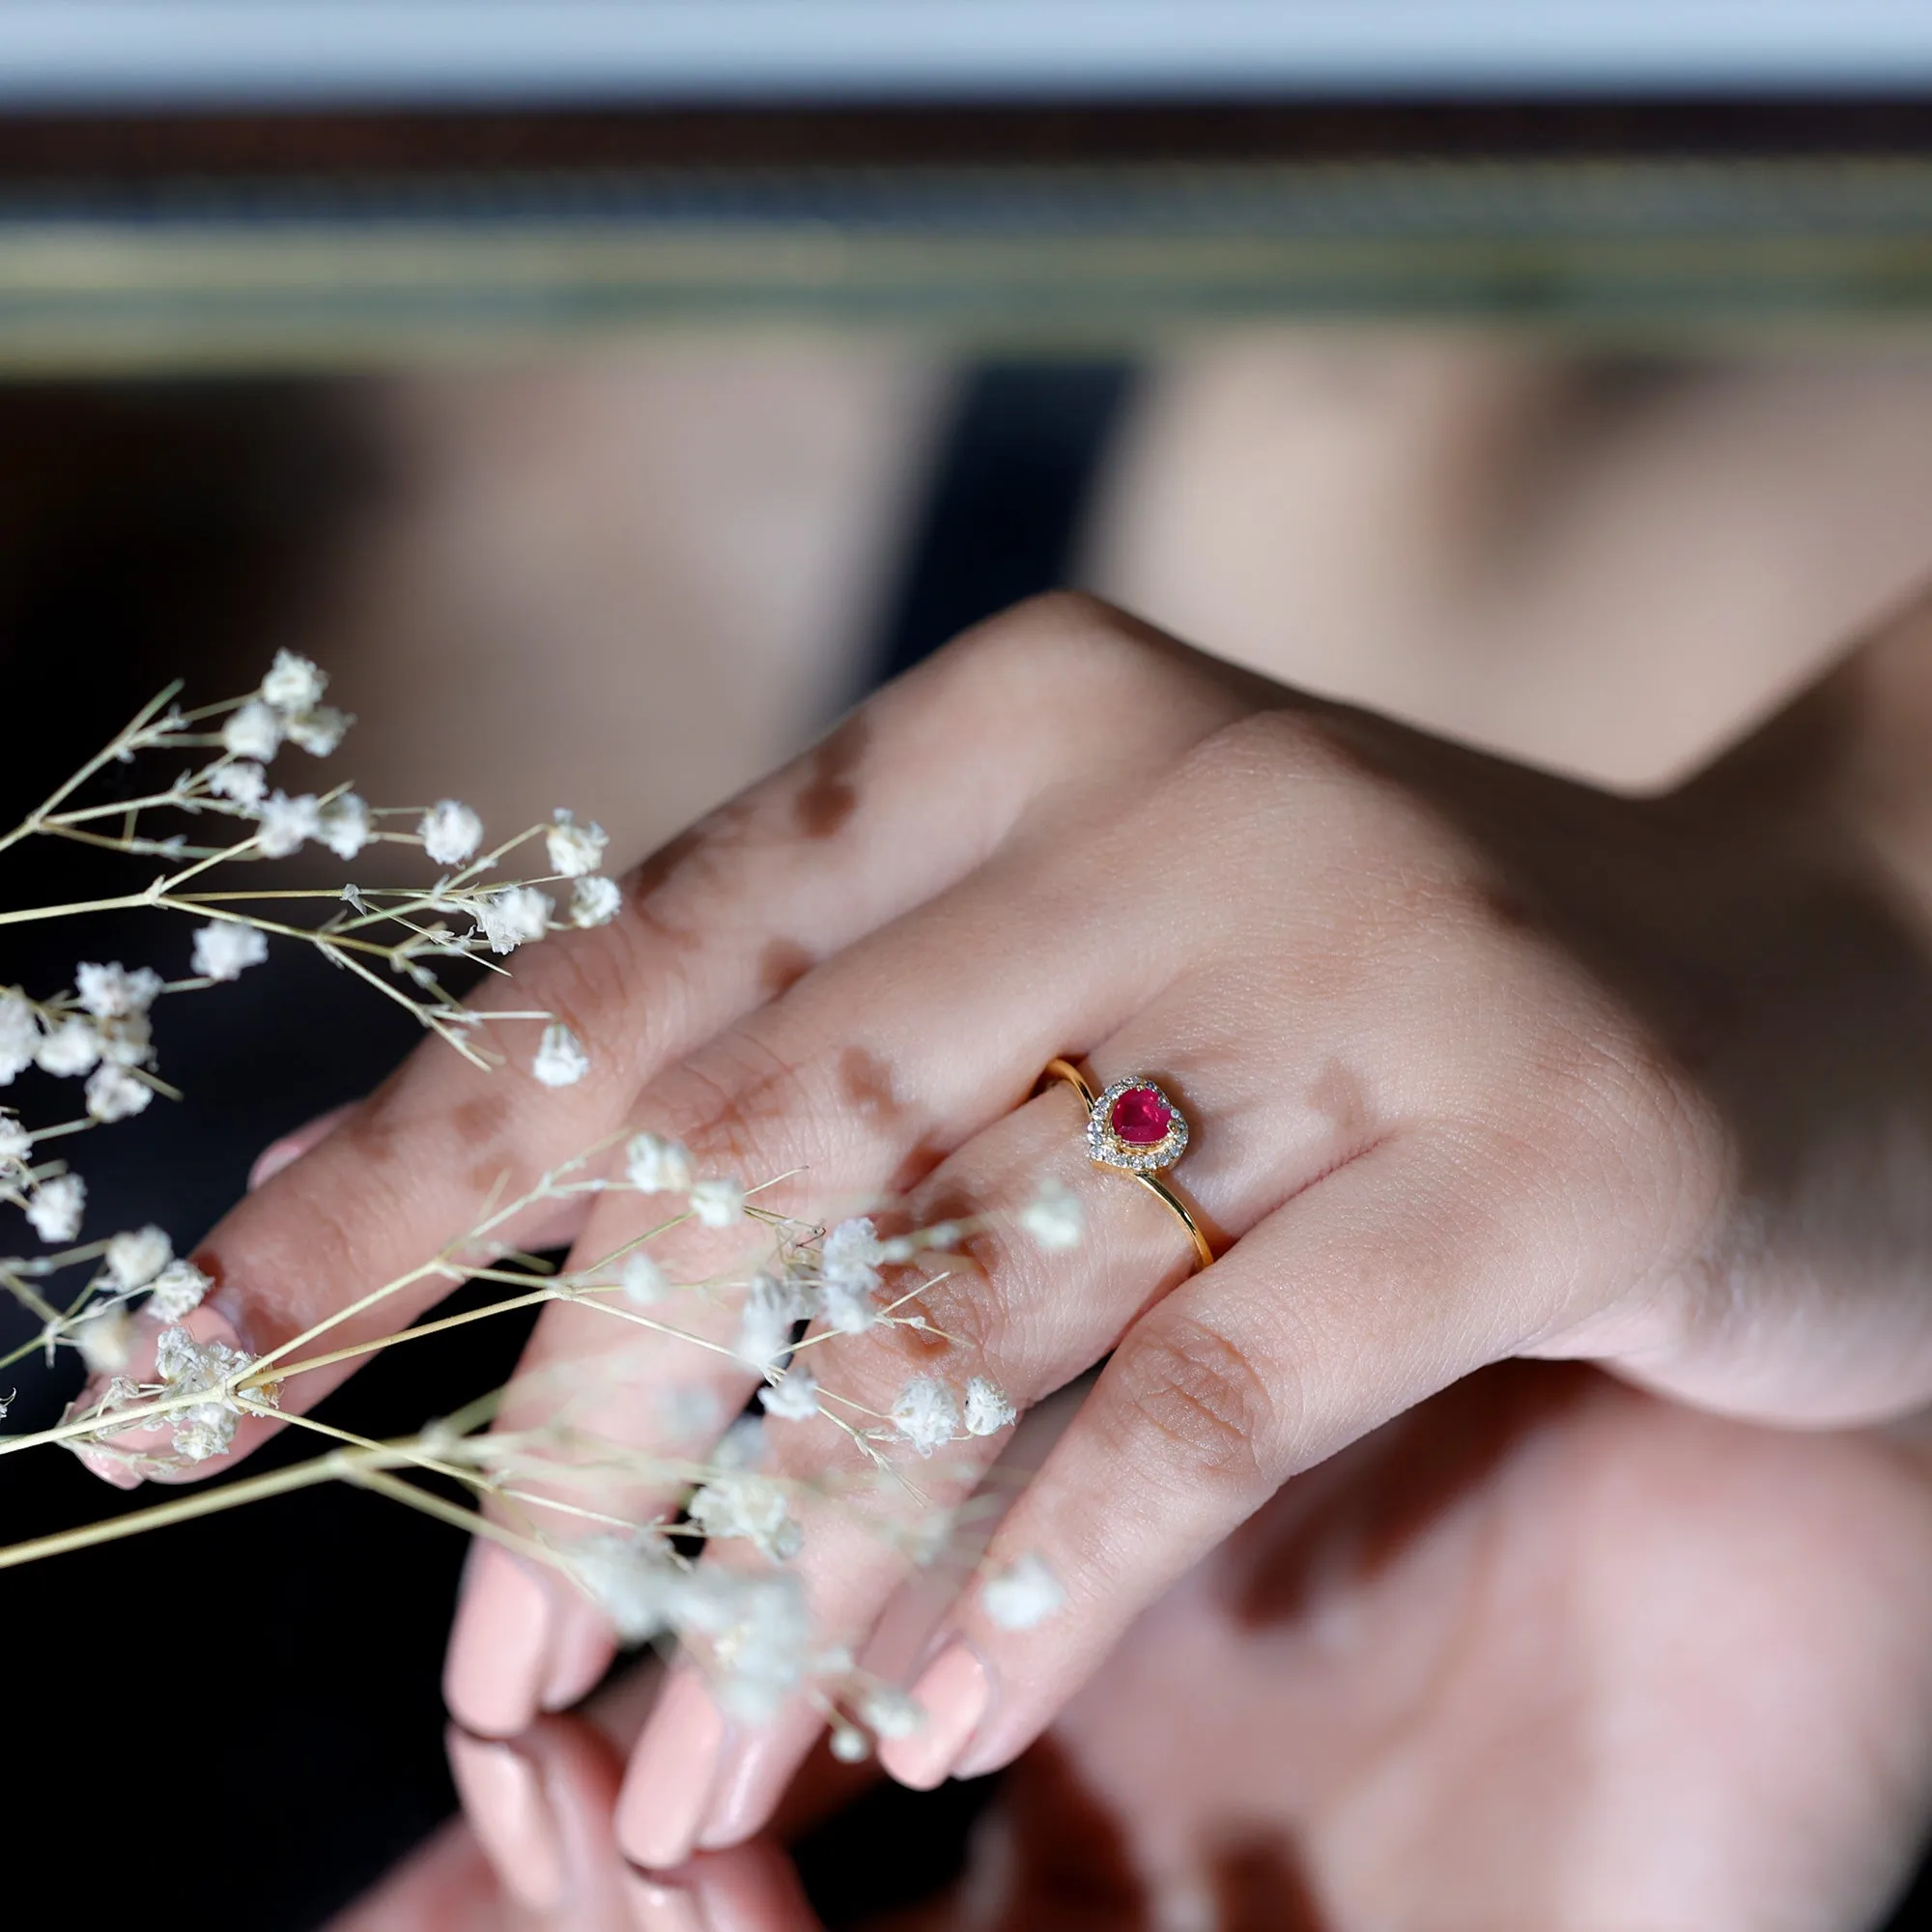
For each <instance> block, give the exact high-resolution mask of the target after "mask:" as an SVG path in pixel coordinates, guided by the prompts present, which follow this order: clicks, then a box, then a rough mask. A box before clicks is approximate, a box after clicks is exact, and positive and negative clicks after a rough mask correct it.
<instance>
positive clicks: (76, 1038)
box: [34, 1013, 100, 1080]
mask: <svg viewBox="0 0 1932 1932" xmlns="http://www.w3.org/2000/svg"><path fill="white" fill-rule="evenodd" d="M34 1058H35V1060H37V1061H38V1062H39V1063H40V1066H41V1070H42V1071H43V1073H52V1074H55V1075H57V1076H58V1077H59V1078H61V1079H63V1080H67V1079H71V1078H72V1077H73V1075H75V1074H76V1073H85V1072H86V1071H87V1070H88V1068H89V1067H90V1066H93V1065H97V1064H98V1063H99V1059H100V1030H99V1028H98V1027H97V1026H96V1025H95V1024H94V1022H93V1021H92V1020H89V1019H85V1018H83V1017H82V1016H81V1015H80V1014H79V1013H70V1014H69V1015H68V1016H67V1018H66V1019H64V1020H62V1021H61V1022H60V1023H59V1025H57V1026H56V1027H54V1028H53V1030H52V1031H51V1032H49V1033H48V1034H47V1035H46V1036H45V1037H43V1039H42V1041H41V1044H40V1049H39V1051H38V1052H36V1053H35V1055H34Z"/></svg>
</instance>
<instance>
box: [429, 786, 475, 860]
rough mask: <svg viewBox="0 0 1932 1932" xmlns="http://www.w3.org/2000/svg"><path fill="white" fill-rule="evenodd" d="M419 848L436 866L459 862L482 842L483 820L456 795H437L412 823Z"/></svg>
mask: <svg viewBox="0 0 1932 1932" xmlns="http://www.w3.org/2000/svg"><path fill="white" fill-rule="evenodd" d="M416 833H417V836H418V837H419V838H421V839H422V842H423V850H424V851H425V852H427V853H428V854H429V856H430V857H431V858H432V859H433V860H435V861H436V863H437V864H438V865H439V866H460V865H462V864H463V862H464V861H465V860H466V859H468V858H469V855H470V854H471V853H472V852H474V851H475V850H476V848H477V846H479V845H480V844H482V842H483V821H482V820H481V819H480V818H478V817H477V815H476V814H475V813H474V812H473V811H471V810H470V809H469V807H468V806H467V805H463V804H461V803H459V802H458V801H457V800H456V799H453V798H445V799H440V800H439V801H438V802H437V803H436V804H435V805H433V806H431V807H430V809H429V810H427V811H426V812H424V813H423V817H422V823H421V824H420V825H419V826H417V827H416Z"/></svg>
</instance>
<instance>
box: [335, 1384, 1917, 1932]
mask: <svg viewBox="0 0 1932 1932" xmlns="http://www.w3.org/2000/svg"><path fill="white" fill-rule="evenodd" d="M1929 1504H1932V1456H1928V1453H1927V1445H1926V1444H1925V1443H1923V1442H1919V1443H1917V1444H1913V1443H1908V1442H1905V1441H1903V1440H1889V1439H1886V1438H1885V1437H1883V1436H1881V1435H1850V1434H1848V1435H1798V1434H1792V1433H1785V1432H1776V1431H1772V1430H1767V1429H1763V1428H1759V1427H1756V1426H1753V1425H1749V1424H1743V1423H1735V1422H1726V1421H1722V1420H1720V1419H1719V1418H1717V1417H1713V1416H1710V1415H1705V1414H1700V1413H1697V1412H1694V1411H1691V1410H1689V1409H1686V1408H1684V1407H1682V1406H1671V1405H1666V1404H1664V1403H1662V1402H1660V1401H1659V1400H1657V1399H1656V1398H1653V1397H1649V1396H1645V1395H1641V1394H1639V1393H1637V1392H1636V1391H1634V1390H1633V1389H1630V1388H1628V1387H1626V1386H1621V1385H1619V1384H1618V1383H1616V1382H1614V1381H1611V1380H1609V1379H1607V1378H1605V1377H1603V1376H1600V1375H1597V1374H1595V1373H1593V1372H1591V1371H1588V1370H1579V1369H1574V1368H1567V1367H1559V1366H1548V1365H1543V1364H1534V1363H1518V1364H1511V1365H1507V1366H1504V1367H1500V1368H1496V1369H1491V1370H1488V1371H1485V1372H1483V1373H1481V1374H1479V1375H1476V1376H1474V1377H1471V1378H1468V1379H1466V1380H1465V1381H1463V1382H1462V1383H1461V1384H1459V1385H1458V1386H1457V1387H1456V1388H1454V1389H1452V1390H1449V1391H1448V1392H1446V1393H1445V1394H1443V1395H1440V1396H1437V1397H1435V1398H1434V1399H1433V1400H1432V1401H1430V1402H1428V1403H1426V1404H1424V1405H1423V1406H1421V1407H1419V1408H1417V1409H1416V1410H1415V1411H1414V1412H1413V1413H1412V1414H1410V1415H1408V1416H1406V1417H1405V1418H1403V1419H1402V1420H1401V1421H1399V1422H1396V1423H1393V1424H1390V1425H1388V1426H1387V1427H1386V1428H1384V1429H1383V1430H1381V1431H1379V1432H1378V1433H1377V1434H1376V1435H1371V1436H1370V1437H1369V1438H1368V1439H1367V1440H1365V1441H1363V1442H1361V1443H1358V1444H1356V1445H1355V1446H1354V1447H1353V1448H1351V1449H1349V1450H1346V1451H1344V1452H1343V1453H1342V1454H1341V1455H1339V1456H1337V1457H1336V1458H1334V1459H1333V1460H1332V1461H1331V1462H1330V1463H1328V1464H1327V1465H1326V1466H1324V1467H1323V1468H1322V1469H1321V1470H1320V1471H1318V1472H1316V1473H1314V1474H1311V1475H1310V1476H1307V1477H1305V1478H1303V1479H1302V1480H1301V1481H1299V1482H1297V1483H1294V1484H1293V1485H1291V1486H1290V1487H1289V1488H1288V1489H1287V1490H1286V1491H1284V1492H1282V1493H1281V1494H1280V1495H1278V1496H1277V1497H1276V1498H1275V1499H1274V1500H1273V1501H1272V1502H1271V1503H1269V1504H1268V1505H1266V1506H1265V1507H1264V1509H1263V1510H1262V1511H1261V1512H1260V1513H1259V1514H1258V1515H1257V1516H1256V1517H1255V1518H1254V1519H1253V1520H1251V1521H1250V1522H1249V1523H1248V1524H1247V1525H1245V1526H1244V1527H1243V1528H1242V1529H1241V1530H1240V1531H1239V1532H1238V1533H1237V1534H1236V1536H1235V1537H1234V1538H1233V1539H1231V1540H1230V1541H1229V1542H1228V1543H1226V1544H1224V1545H1223V1546H1222V1547H1221V1548H1219V1549H1218V1550H1216V1551H1215V1552H1214V1553H1213V1554H1211V1555H1210V1556H1208V1558H1207V1559H1206V1560H1205V1561H1204V1562H1203V1563H1201V1564H1200V1565H1199V1566H1198V1567H1197V1568H1196V1569H1195V1570H1194V1571H1193V1572H1191V1573H1190V1574H1189V1575H1188V1576H1187V1577H1185V1578H1183V1579H1182V1580H1181V1582H1180V1583H1179V1584H1178V1585H1177V1586H1176V1587H1175V1588H1174V1589H1173V1590H1171V1591H1170V1592H1169V1593H1168V1595H1167V1596H1166V1597H1165V1598H1164V1599H1163V1600H1162V1601H1161V1602H1160V1603H1159V1604H1157V1605H1154V1606H1153V1607H1152V1608H1151V1610H1149V1611H1148V1612H1147V1613H1146V1614H1145V1615H1143V1616H1142V1618H1141V1619H1140V1620H1139V1622H1137V1623H1136V1624H1135V1625H1134V1627H1133V1629H1132V1630H1131V1631H1130V1632H1129V1633H1128V1634H1127V1635H1126V1637H1125V1639H1124V1640H1123V1642H1122V1645H1121V1647H1120V1649H1119V1650H1118V1651H1117V1652H1116V1653H1115V1654H1114V1656H1113V1657H1112V1658H1110V1659H1109V1660H1108V1662H1107V1665H1106V1668H1105V1670H1104V1671H1103V1673H1102V1674H1101V1676H1100V1678H1099V1679H1098V1680H1097V1681H1096V1682H1095V1683H1094V1685H1093V1686H1091V1687H1089V1689H1088V1690H1084V1691H1083V1692H1081V1693H1080V1694H1079V1695H1077V1696H1076V1697H1075V1698H1074V1699H1073V1700H1072V1702H1071V1703H1070V1704H1069V1705H1068V1706H1067V1708H1066V1709H1065V1711H1064V1712H1063V1713H1062V1714H1061V1716H1060V1717H1059V1718H1058V1719H1056V1721H1055V1723H1054V1725H1053V1727H1052V1729H1051V1730H1050V1731H1049V1732H1048V1734H1047V1735H1046V1737H1044V1738H1043V1739H1041V1740H1040V1741H1039V1743H1037V1744H1036V1745H1035V1746H1034V1747H1032V1748H1031V1749H1030V1750H1029V1751H1028V1752H1027V1753H1026V1754H1025V1755H1023V1756H1022V1757H1021V1758H1020V1760H1019V1761H1018V1763H1017V1764H1015V1765H1014V1767H1013V1768H1012V1770H1011V1772H1010V1773H1009V1776H1008V1780H1007V1782H1006V1784H1005V1786H1004V1787H1003V1788H1002V1790H1001V1791H1000V1793H999V1795H998V1796H997V1798H996V1799H995V1801H994V1804H993V1807H992V1809H991V1811H990V1812H989V1814H988V1815H987V1816H986V1817H985V1819H984V1820H983V1821H982V1823H981V1824H980V1827H979V1828H978V1830H977V1831H976V1833H975V1835H974V1837H973V1840H972V1843H971V1846H970V1851H969V1868H968V1872H967V1874H966V1877H965V1878H964V1880H963V1881H962V1882H961V1884H960V1886H959V1887H958V1889H957V1890H956V1892H955V1893H954V1895H953V1900H952V1903H951V1904H945V1903H941V1904H935V1905H933V1906H931V1907H929V1908H926V1909H924V1910H923V1911H921V1912H920V1913H918V1914H916V1915H914V1917H913V1918H912V1919H911V1920H910V1921H908V1922H907V1923H906V1925H905V1927H904V1932H911V1928H912V1925H913V1924H915V1923H916V1925H917V1926H918V1927H919V1928H920V1929H921V1932H945V1928H950V1927H961V1928H963V1927H967V1926H971V1927H975V1928H978V1932H1047V1929H1048V1928H1051V1932H1086V1928H1090V1927H1091V1928H1092V1929H1093V1932H1120V1928H1122V1927H1123V1926H1135V1925H1156V1924H1197V1923H1198V1924H1211V1925H1214V1926H1217V1927H1219V1928H1222V1932H1264V1928H1265V1932H1314V1929H1315V1928H1316V1927H1320V1928H1321V1932H1406V1928H1427V1927H1435V1926H1440V1925H1443V1924H1456V1925H1481V1926H1536V1927H1538V1928H1539V1932H1573V1928H1574V1932H1588V1928H1595V1927H1601V1926H1605V1925H1641V1926H1644V1927H1647V1928H1653V1932H1672V1929H1673V1928H1683V1932H1692V1928H1697V1932H1703V1928H1708V1927H1711V1926H1752V1927H1767V1928H1769V1927H1792V1928H1801V1927H1803V1928H1810V1927H1818V1926H1855V1925H1868V1924H1871V1923H1873V1922H1874V1921H1875V1920H1876V1918H1878V1917H1879V1916H1880V1914H1881V1913H1882V1912H1883V1909H1884V1907H1885V1905H1886V1903H1887V1902H1888V1900H1889V1898H1890V1897H1891V1896H1892V1895H1893V1893H1894V1892H1895V1890H1896V1889H1897V1887H1898V1885H1899V1883H1900V1881H1901V1880H1902V1878H1903V1876H1904V1873H1905V1871H1906V1869H1907V1866H1908V1861H1910V1859H1911V1857H1912V1855H1913V1850H1914V1846H1915V1843H1916V1840H1917V1838H1918V1832H1919V1828H1920V1825H1921V1823H1922V1819H1923V1815H1924V1808H1925V1805H1926V1804H1927V1802H1928V1800H1929V1799H1932V1663H1928V1660H1927V1657H1926V1654H1925V1646H1924V1644H1923V1642H1922V1640H1921V1634H1922V1632H1923V1631H1924V1629H1925V1628H1926V1625H1927V1620H1928V1617H1932V1507H1928V1505H1929ZM651 1694H652V1693H651V1690H650V1689H649V1687H648V1686H647V1685H645V1684H643V1683H640V1682H639V1681H638V1680H636V1679H633V1680H631V1681H630V1682H628V1683H626V1684H624V1685H622V1686H620V1687H618V1688H617V1689H616V1690H614V1691H612V1692H610V1693H606V1694H605V1695H603V1696H601V1697H600V1698H599V1699H598V1700H597V1701H596V1702H595V1704H594V1705H593V1706H592V1708H591V1710H590V1711H589V1712H588V1713H587V1714H586V1715H585V1716H584V1717H582V1718H576V1717H572V1718H545V1719H539V1720H538V1722H537V1723H536V1725H535V1726H533V1728H532V1729H531V1730H530V1731H529V1732H527V1733H526V1734H524V1735H523V1736H522V1737H520V1738H518V1739H516V1740H515V1741H513V1742H511V1743H486V1742H479V1741H476V1740H471V1739H468V1738H464V1737H461V1736H458V1737H456V1738H455V1740H454V1745H453V1747H454V1750H455V1761H456V1765H457V1769H458V1774H459V1779H460V1781H461V1782H462V1784H463V1785H464V1788H465V1791H466V1793H467V1795H468V1796H469V1800H470V1805H471V1814H472V1819H473V1824H472V1825H471V1827H470V1828H469V1829H467V1830H466V1829H464V1828H460V1827H459V1828H452V1829H451V1831H450V1832H449V1833H445V1834H444V1836H443V1837H442V1838H441V1839H440V1840H439V1841H437V1842H435V1843H433V1844H432V1845H431V1846H429V1847H426V1848H425V1850H424V1851H423V1852H421V1853H418V1854H417V1855H416V1857H415V1858H414V1859H412V1861H410V1863H409V1864H408V1865H407V1866H406V1867H405V1868H404V1869H403V1870H402V1871H400V1872H398V1873H397V1874H396V1875H395V1876H394V1877H393V1878H392V1879H390V1880H389V1881H388V1882H387V1883H386V1884H385V1885H384V1887H382V1888H381V1889H379V1890H378V1891H377V1892H376V1893H374V1894H372V1895H371V1897H370V1898H369V1899H367V1900H366V1901H365V1902H364V1903H363V1905H362V1906H361V1907H360V1908H359V1909H358V1910H357V1911H356V1912H355V1913H352V1914H351V1915H349V1916H348V1917H347V1918H345V1919H344V1920H343V1921H342V1922H341V1923H340V1924H339V1925H338V1926H337V1927H336V1932H378V1928H381V1932H418V1928H420V1932H429V1928H432V1927H436V1928H440V1927H443V1926H449V1925H457V1924H461V1925H463V1926H465V1927H466V1928H477V1932H482V1929H483V1928H486V1927H489V1926H492V1925H500V1926H502V1927H504V1928H506V1932H507V1928H510V1927H516V1928H519V1932H539V1929H540V1928H552V1927H554V1928H558V1932H561V1928H564V1927H568V1928H570V1932H605V1928H606V1927H607V1926H608V1927H610V1928H611V1932H814V1928H815V1927H816V1925H817V1920H816V1918H814V1917H812V1916H811V1915H810V1913H809V1912H808V1911H807V1909H806V1908H805V1906H804V1904H803V1901H802V1900H801V1898H800V1896H799V1893H798V1891H797V1889H796V1886H795V1884H794V1883H793V1881H792V1880H791V1878H790V1875H789V1873H788V1871H787V1870H786V1867H785V1864H784V1862H783V1861H782V1860H781V1858H780V1857H779V1855H778V1853H777V1850H776V1847H775V1846H774V1845H773V1844H772V1843H770V1842H768V1841H767V1842H760V1843H757V1844H754V1845H752V1846H747V1847H745V1848H743V1849H741V1850H738V1851H729V1852H723V1853H713V1854H706V1855H703V1856H700V1857H699V1858H698V1859H697V1860H696V1861H694V1862H693V1863H691V1864H689V1865H687V1866H685V1867H684V1868H683V1869H682V1870H680V1871H678V1872H676V1873H673V1874H668V1875H663V1876H645V1875H642V1874H639V1873H637V1872H635V1871H633V1870H631V1869H630V1868H629V1867H628V1866H627V1865H626V1863H625V1861H624V1860H623V1859H622V1857H621V1856H620V1855H619V1853H618V1851H617V1849H616V1846H615V1844H614V1841H613V1839H612V1836H611V1801H612V1797H613V1795H614V1793H615V1791H616V1789H617V1786H618V1782H619V1779H620V1778H621V1776H622V1773H623V1761H624V1754H625V1749H626V1747H627V1746H628V1744H629V1741H630V1738H631V1737H632V1735H633V1734H634V1733H635V1730H636V1728H637V1725H638V1723H639V1719H641V1717H642V1716H643V1714H644V1711H645V1710H646V1709H647V1707H648V1701H649V1697H650V1695H651ZM841 1776H846V1777H847V1779H848V1781H847V1782H846V1784H845V1787H844V1789H845V1790H849V1789H850V1788H851V1787H850V1783H849V1775H846V1774H843V1773H842V1771H841V1768H840V1767H837V1766H835V1765H833V1764H832V1762H831V1761H830V1759H829V1758H827V1757H825V1756H823V1755H822V1754H821V1755H820V1756H819V1757H818V1758H816V1759H814V1760H813V1763H812V1766H811V1770H810V1775H809V1776H808V1777H807V1778H806V1779H805V1780H803V1782H802V1784H801V1786H800V1787H799V1788H797V1789H795V1790H794V1792H793V1793H792V1794H791V1796H790V1799H789V1801H788V1809H789V1811H790V1812H791V1814H792V1815H791V1816H790V1817H789V1818H788V1819H786V1820H785V1821H784V1828H783V1830H782V1831H781V1834H780V1835H781V1836H783V1835H784V1834H785V1833H787V1832H789V1831H793V1830H796V1828H797V1827H798V1826H799V1825H801V1824H804V1823H808V1822H810V1820H811V1819H812V1818H814V1817H815V1816H817V1815H820V1814H822V1812H823V1810H824V1809H825V1808H826V1806H827V1805H828V1804H834V1803H837V1802H838V1799H839V1798H840V1797H841V1796H842V1795H843V1792H842V1791H841V1790H840V1788H839V1785H838V1780H839V1778H840V1777H841ZM895 1853H896V1848H895V1846H893V1845H891V1844H885V1843H882V1844H879V1845H878V1846H877V1847H876V1848H875V1853H874V1855H875V1856H876V1857H877V1858H878V1859H879V1860H880V1861H886V1862H891V1863H897V1862H898V1861H897V1859H896V1856H895ZM860 1856H864V1854H863V1853H861V1854H860ZM493 1862H494V1867H495V1869H494V1870H493ZM497 1873H500V1874H501V1877H500V1879H499V1878H498V1877H497ZM493 1913H494V1914H495V1915H496V1916H495V1917H493V1916H492V1914H493ZM898 1922H899V1921H895V1923H898Z"/></svg>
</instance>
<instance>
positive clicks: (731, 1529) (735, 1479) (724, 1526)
mask: <svg viewBox="0 0 1932 1932" xmlns="http://www.w3.org/2000/svg"><path fill="white" fill-rule="evenodd" d="M685 1513H686V1515H688V1516H689V1517H690V1519H691V1521H692V1524H693V1526H694V1527H695V1528H696V1531H697V1533H698V1534H699V1535H700V1536H704V1537H707V1538H708V1537H719V1538H725V1537H743V1538H744V1539H745V1540H746V1541H747V1542H748V1543H750V1544H752V1545H753V1548H757V1549H758V1550H760V1551H762V1552H763V1553H764V1554H765V1555H766V1556H769V1557H770V1558H771V1559H772V1561H773V1562H774V1563H784V1562H787V1561H789V1560H790V1558H792V1557H794V1556H796V1555H797V1554H798V1552H799V1550H800V1549H801V1548H803V1547H804V1544H805V1532H804V1531H803V1530H802V1529H800V1528H799V1526H798V1523H797V1521H796V1520H794V1519H793V1517H792V1514H791V1505H790V1503H789V1502H788V1501H787V1500H786V1497H785V1492H784V1491H783V1489H782V1488H781V1486H780V1485H779V1484H778V1483H777V1482H776V1481H775V1480H774V1479H773V1478H772V1477H770V1476H758V1475H752V1474H730V1475H720V1476H716V1477H714V1478H713V1479H712V1480H711V1481H710V1482H708V1483H705V1484H703V1485H702V1486H701V1487H700V1488H699V1489H697V1490H696V1491H694V1492H693V1493H692V1498H691V1501H690V1502H689V1503H688V1504H686V1505H685Z"/></svg>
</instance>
